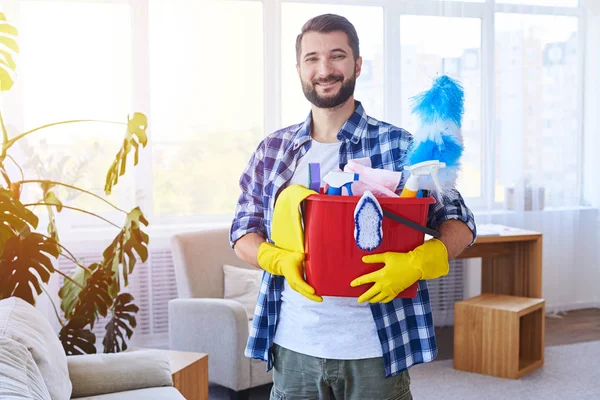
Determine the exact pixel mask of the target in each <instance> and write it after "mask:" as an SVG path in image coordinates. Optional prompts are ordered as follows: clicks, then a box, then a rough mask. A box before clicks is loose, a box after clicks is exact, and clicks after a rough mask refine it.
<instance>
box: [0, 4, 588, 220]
mask: <svg viewBox="0 0 600 400" xmlns="http://www.w3.org/2000/svg"><path fill="white" fill-rule="evenodd" d="M53 1H59V0H53ZM60 1H70V2H98V3H115V4H129V5H130V6H131V28H132V31H133V32H132V40H133V42H134V44H135V45H134V46H132V48H133V53H132V59H133V60H132V86H133V87H132V103H133V104H132V106H131V109H132V110H136V111H141V112H144V113H146V114H147V115H148V118H149V121H152V110H151V109H150V96H149V93H150V90H149V87H150V65H149V59H150V57H149V51H150V49H149V3H148V1H146V0H60ZM219 1H224V2H226V1H228V0H219ZM237 1H252V2H261V3H262V4H263V28H264V29H263V51H264V77H265V79H264V134H265V135H266V134H269V133H271V132H273V131H275V130H277V129H279V128H281V119H282V105H281V102H282V99H281V71H282V60H281V53H282V52H281V48H282V46H283V45H284V44H283V43H282V42H281V35H280V34H279V33H280V32H281V23H282V15H281V7H282V4H283V3H286V2H287V3H305V4H332V5H353V6H380V7H382V8H383V14H384V27H383V31H384V71H385V72H384V87H385V90H384V115H385V118H384V119H385V120H386V121H388V122H390V123H392V124H394V125H398V126H402V123H403V121H402V120H401V117H400V116H401V110H402V101H403V100H402V99H403V98H405V97H406V96H405V94H403V93H402V87H401V80H400V73H399V71H400V68H401V44H400V40H399V37H400V21H401V18H400V17H401V16H402V15H416V16H440V15H442V16H447V17H471V18H479V19H481V54H482V65H481V77H480V79H481V88H482V90H481V104H482V107H481V110H482V115H481V132H482V146H481V149H480V151H481V155H482V156H481V160H482V162H481V164H482V165H481V182H480V184H481V196H479V197H472V198H466V201H467V203H468V204H469V206H470V207H471V208H472V209H473V210H482V209H487V210H491V209H501V208H502V204H501V203H496V202H495V201H494V195H495V193H494V191H495V179H496V171H495V149H494V147H495V145H494V143H495V132H494V123H493V121H494V99H495V70H494V65H495V59H494V49H495V48H494V40H495V26H494V17H495V13H497V12H501V13H518V14H538V15H539V14H551V15H563V16H572V17H577V18H578V19H579V46H580V47H579V48H580V49H581V51H579V53H578V70H579V79H578V82H577V83H576V85H577V88H578V102H579V104H578V110H580V111H579V112H578V123H577V126H578V129H577V132H576V140H577V148H578V155H579V157H578V160H577V176H578V185H577V191H578V193H579V196H580V198H581V199H583V172H584V160H583V153H584V151H583V132H584V130H583V117H584V116H583V109H584V107H583V99H584V85H583V76H584V61H585V59H584V54H585V43H586V37H585V35H586V26H585V18H584V15H585V14H584V10H583V8H582V7H581V6H578V7H544V6H527V5H511V4H501V3H496V1H495V0H483V1H482V2H478V3H477V2H468V1H454V0H453V1H444V0H418V1H417V0H237ZM0 4H1V5H2V9H3V10H4V12H5V13H7V14H9V15H10V16H11V18H13V19H15V18H16V20H17V22H18V16H19V0H0ZM273 33H275V34H273ZM285 45H286V46H287V45H290V46H291V45H293V44H285ZM134 72H135V73H134ZM7 100H8V104H10V106H9V111H10V112H11V113H12V114H13V115H16V116H17V119H16V120H13V123H14V124H16V125H17V127H19V128H20V127H22V125H23V124H22V122H23V121H22V117H21V120H20V121H19V117H18V116H22V115H23V113H22V109H23V106H22V105H23V94H22V93H20V92H19V91H18V90H17V91H13V92H12V93H9V99H7ZM5 104H6V103H5ZM19 124H20V126H19ZM148 131H149V132H148V133H149V138H150V140H149V144H148V146H147V148H146V149H144V151H142V152H141V154H140V155H141V156H140V160H139V165H138V167H137V168H139V169H140V170H142V171H151V169H152V125H151V124H150V126H149V128H148ZM471 151H472V149H471ZM240 172H241V171H240ZM135 184H136V193H143V196H140V197H139V198H137V199H136V203H137V204H138V205H140V206H141V208H142V210H144V212H145V214H146V215H147V217H148V219H149V220H150V221H152V226H153V227H158V228H160V227H161V226H165V225H182V224H185V225H188V226H189V225H190V224H192V225H194V224H206V223H209V224H210V223H219V222H229V221H230V220H231V216H232V215H208V214H205V215H197V216H193V217H191V218H190V217H171V216H155V215H154V207H153V206H154V205H153V199H152V195H153V190H152V174H150V173H141V174H136V176H135ZM232 211H233V210H232Z"/></svg>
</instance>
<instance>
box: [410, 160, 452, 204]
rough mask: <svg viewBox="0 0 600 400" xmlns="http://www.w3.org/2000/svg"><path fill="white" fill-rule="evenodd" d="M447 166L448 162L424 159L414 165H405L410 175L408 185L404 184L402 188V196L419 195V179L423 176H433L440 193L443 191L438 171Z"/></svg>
mask: <svg viewBox="0 0 600 400" xmlns="http://www.w3.org/2000/svg"><path fill="white" fill-rule="evenodd" d="M445 167H446V163H443V162H441V161H438V160H431V161H423V162H420V163H417V164H414V165H410V166H408V165H407V166H405V167H404V169H405V170H407V171H410V176H409V177H408V180H407V181H406V185H404V188H403V189H402V193H400V197H404V198H412V197H417V192H418V191H419V180H420V178H421V177H422V176H431V179H433V183H434V184H435V188H436V189H437V191H438V192H439V193H442V185H440V181H439V179H438V171H439V169H440V168H445Z"/></svg>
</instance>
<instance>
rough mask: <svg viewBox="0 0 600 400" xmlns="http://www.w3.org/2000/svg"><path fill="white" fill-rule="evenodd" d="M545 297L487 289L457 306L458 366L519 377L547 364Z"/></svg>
mask: <svg viewBox="0 0 600 400" xmlns="http://www.w3.org/2000/svg"><path fill="white" fill-rule="evenodd" d="M544 309H545V302H544V300H543V299H533V298H527V297H517V296H507V295H500V294H491V293H484V294H482V295H480V296H476V297H472V298H470V299H467V300H463V301H459V302H457V303H456V304H455V306H454V368H456V369H459V370H463V371H469V372H476V373H480V374H487V375H493V376H499V377H502V378H512V379H517V378H520V377H522V376H523V375H525V374H528V373H530V372H531V371H533V370H535V369H537V368H539V367H541V366H542V365H543V364H544Z"/></svg>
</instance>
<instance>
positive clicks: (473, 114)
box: [2, 0, 583, 227]
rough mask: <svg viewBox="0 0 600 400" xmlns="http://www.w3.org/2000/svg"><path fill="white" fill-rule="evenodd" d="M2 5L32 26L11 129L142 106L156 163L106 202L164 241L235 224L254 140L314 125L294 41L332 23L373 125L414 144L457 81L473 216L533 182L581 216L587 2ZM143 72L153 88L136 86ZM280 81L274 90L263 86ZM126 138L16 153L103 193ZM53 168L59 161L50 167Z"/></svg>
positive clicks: (102, 131) (35, 1) (462, 186)
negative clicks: (176, 231) (306, 26)
mask: <svg viewBox="0 0 600 400" xmlns="http://www.w3.org/2000/svg"><path fill="white" fill-rule="evenodd" d="M2 4H3V5H6V4H8V5H10V7H9V8H7V12H9V11H10V9H11V7H12V9H15V8H17V9H18V10H19V16H20V21H19V32H20V35H21V38H20V40H21V45H22V46H21V47H22V51H21V53H22V57H21V59H20V65H19V74H20V76H19V81H18V85H17V86H18V88H17V89H18V90H20V91H21V94H20V97H18V99H17V100H18V101H20V102H21V103H19V104H20V105H19V107H17V109H18V111H22V116H23V118H22V123H21V121H19V118H20V115H17V117H15V118H13V119H12V121H11V120H10V118H7V119H8V120H9V123H11V126H19V127H21V125H22V127H23V129H29V128H32V127H35V126H38V125H41V124H45V123H48V122H52V121H55V120H61V119H75V118H93V119H106V120H114V121H125V119H126V116H127V115H128V114H130V113H131V112H132V111H135V110H134V109H133V108H134V107H132V103H133V102H134V101H135V99H137V98H140V97H141V98H144V102H143V103H144V104H148V110H144V111H147V112H148V116H149V137H150V146H149V148H148V149H144V150H143V152H144V157H147V159H146V162H145V163H143V165H142V167H141V168H140V167H138V168H135V169H134V168H132V167H131V161H130V163H128V167H129V168H128V169H129V173H128V174H126V175H125V176H124V177H123V178H122V179H121V181H120V183H119V185H117V187H116V192H115V193H114V194H113V196H111V197H112V198H111V200H113V201H114V202H115V203H117V204H118V205H120V206H122V208H125V209H127V208H129V207H131V206H133V205H134V204H140V202H141V201H143V202H144V208H143V211H144V212H145V213H146V215H147V217H148V218H149V220H150V221H151V222H152V226H154V227H156V226H160V225H162V224H172V223H185V224H196V223H199V222H203V221H206V220H207V219H219V220H220V221H224V220H226V219H227V220H228V219H229V218H230V216H231V215H232V213H233V210H234V206H235V202H236V200H237V197H238V195H239V188H238V180H239V177H240V174H241V172H242V170H243V168H244V167H245V165H246V164H247V162H248V160H249V157H250V154H251V153H252V152H253V151H254V149H255V148H256V146H257V144H258V143H259V141H260V140H261V139H262V138H263V137H264V136H265V135H266V134H269V133H271V132H272V130H274V129H279V128H282V127H285V126H288V125H290V124H295V123H298V122H301V121H303V120H304V119H305V118H306V116H307V114H308V111H309V109H310V104H309V103H308V102H307V101H306V99H305V98H304V96H303V93H302V89H301V86H300V83H299V78H298V75H297V72H296V68H295V64H296V58H295V39H296V36H297V34H298V33H299V32H300V29H301V26H302V24H303V23H304V22H306V21H307V20H308V19H309V18H311V17H313V16H315V15H318V14H322V13H326V12H333V13H339V14H342V15H344V16H346V17H347V18H348V19H349V20H350V21H351V22H352V23H353V24H354V25H355V26H356V28H357V31H358V34H359V37H360V42H361V55H362V57H363V71H362V75H361V76H360V77H359V78H358V80H357V87H356V93H355V95H356V98H357V99H358V100H360V101H361V102H362V103H363V104H364V106H365V109H366V110H367V112H368V113H369V115H371V116H373V117H375V118H377V119H380V120H384V121H392V122H394V123H395V124H397V125H400V126H402V127H403V128H406V129H407V130H409V131H414V130H415V129H416V124H417V121H415V119H414V117H413V116H412V115H411V113H410V110H411V107H410V106H411V105H410V98H411V97H412V96H414V95H416V94H418V93H420V92H421V91H423V90H426V89H427V88H428V87H429V86H430V84H431V80H432V78H434V77H435V76H436V75H438V74H449V75H450V76H453V77H455V78H457V79H459V80H460V81H461V82H462V84H463V86H464V88H465V115H464V125H463V135H464V139H465V146H466V152H465V155H464V157H463V168H462V172H461V174H460V176H459V181H458V188H459V190H460V191H461V193H462V194H463V195H464V196H465V197H466V198H467V199H468V201H469V204H470V205H472V206H473V207H474V208H477V205H483V204H491V203H493V202H496V204H495V205H496V206H498V207H502V204H501V203H502V202H503V201H504V193H505V191H506V190H507V188H510V187H514V186H515V185H519V184H520V182H521V183H522V182H525V181H528V182H529V183H531V184H535V185H539V186H547V188H546V191H545V193H546V195H547V199H546V204H547V205H549V206H550V205H556V204H559V203H561V202H563V201H565V199H568V202H567V203H568V204H570V205H574V204H578V202H579V200H578V196H579V194H578V193H579V192H581V188H580V187H579V186H578V185H581V178H582V177H581V176H580V175H581V172H580V171H581V165H578V164H576V163H577V162H580V161H578V157H577V154H578V152H579V151H580V150H581V146H582V145H581V140H579V139H578V138H580V137H581V115H580V114H581V112H580V110H581V109H582V108H583V107H582V105H581V102H582V100H581V99H582V98H583V96H582V90H583V89H582V85H581V79H582V77H581V70H582V68H581V62H582V55H583V54H582V49H580V48H579V42H580V40H581V34H580V32H581V31H582V27H581V26H580V14H581V13H580V10H579V7H578V2H577V1H576V0H556V1H552V0H528V1H527V0H518V1H517V0H514V1H513V0H497V1H495V2H494V4H491V3H490V2H485V1H482V0H473V1H458V0H440V1H438V2H420V1H417V0H414V1H409V0H407V1H403V2H396V1H395V0H381V1H378V2H377V3H376V5H375V4H374V3H373V2H372V1H370V0H363V1H361V0H356V1H353V2H352V5H349V4H347V2H345V1H339V0H329V2H328V3H324V2H322V1H320V0H319V1H317V0H315V2H312V1H309V0H302V1H294V0H273V1H262V0H205V1H197V2H190V1H187V0H173V1H168V2H167V1H161V0H149V1H147V2H131V1H126V0H122V1H121V0H113V1H100V0H98V1H82V0H71V1H58V0H24V1H16V0H5V1H4V2H3V3H2ZM490 7H492V8H493V10H491V9H490ZM265 16H267V18H266V19H265ZM490 16H493V18H494V20H493V21H492V20H491V18H490ZM273 18H275V20H276V23H273ZM277 18H279V19H277ZM492 22H493V23H494V26H495V30H494V31H493V32H489V28H490V27H491V25H490V24H491V23H492ZM140 27H141V28H140ZM140 29H141V31H143V32H141V33H140ZM265 29H266V30H265ZM73 32H77V34H73ZM440 32H443V34H440ZM132 39H133V40H134V41H135V42H133V41H132ZM274 43H275V44H276V45H273V44H274ZM74 49H75V51H73V50H74ZM132 54H133V55H134V56H133V57H132V56H131V55H132ZM490 55H491V57H490ZM135 57H140V58H141V61H140V60H139V59H137V58H135ZM492 60H493V64H492V63H491V61H492ZM140 63H144V65H145V68H147V70H148V73H147V75H148V76H146V75H144V74H145V72H144V74H142V75H143V76H142V77H141V78H140V77H138V72H139V71H137V70H136V66H139V64H140ZM273 70H275V71H276V72H277V77H278V78H277V79H276V80H277V82H275V83H273V81H272V79H273V78H270V77H269V76H267V77H266V79H265V74H266V73H270V72H272V71H273ZM270 79H271V80H270ZM132 87H136V88H138V89H136V91H135V93H134V92H133V90H132ZM139 88H141V90H140V89H139ZM492 103H493V104H492ZM492 105H493V109H492V107H491V106H492ZM489 128H493V129H492V130H489ZM267 130H268V131H267ZM122 134H123V129H122V127H120V126H110V125H65V126H60V127H56V128H52V129H51V130H49V131H48V132H47V133H39V134H37V133H36V134H35V135H31V136H30V142H29V146H26V147H25V148H23V149H22V151H24V152H26V153H27V154H31V153H32V152H36V153H37V154H38V156H39V157H40V160H41V161H40V163H41V165H46V166H47V167H48V168H49V169H50V171H49V172H48V173H47V175H45V176H46V177H48V176H50V177H52V176H62V177H63V178H64V177H65V176H67V180H69V179H70V180H71V183H74V184H79V185H81V186H84V187H86V188H91V189H92V190H94V191H97V192H101V191H102V185H103V182H104V174H105V172H106V169H107V167H108V166H109V165H110V163H111V162H112V158H113V157H114V153H115V152H116V150H117V149H118V147H119V145H120V141H121V139H122ZM567 138H569V139H570V140H567ZM490 140H493V143H489V141H490ZM538 149H540V150H541V151H537V150H538ZM46 150H52V151H46ZM54 151H57V152H58V153H54ZM50 153H52V154H58V155H57V156H55V157H54V158H53V159H52V160H50V159H49V154H50ZM558 156H561V157H559V159H558V160H555V159H554V157H558ZM38 164H39V163H38ZM28 167H29V168H30V169H36V168H37V169H39V168H40V167H39V165H37V166H36V165H34V164H33V163H31V165H28ZM132 169H133V171H132ZM536 171H543V173H536ZM561 171H570V172H569V173H568V174H566V173H565V175H564V176H565V177H571V178H572V179H571V178H569V179H571V180H569V181H565V182H564V184H561V185H556V184H555V182H556V180H555V179H554V180H551V181H548V180H546V179H545V178H544V177H545V176H548V175H552V174H555V175H556V174H559V173H560V172H561ZM534 175H535V176H534ZM565 179H566V178H565ZM551 183H552V184H553V185H552V188H549V186H551ZM557 191H558V192H560V191H562V192H564V193H561V194H559V193H558V192H557ZM555 192H556V196H555ZM565 193H567V194H565ZM568 193H571V194H572V195H569V194H568ZM29 195H31V196H33V197H35V196H36V195H39V194H38V193H29ZM68 195H70V194H65V195H64V196H68ZM553 196H555V197H553ZM569 196H571V197H569ZM553 198H555V199H556V201H553V200H552V199H553ZM93 201H94V200H93V199H89V198H88V197H86V196H79V198H77V199H75V202H76V203H75V204H76V205H80V206H81V207H82V208H90V207H92V208H94V210H95V211H98V212H102V213H106V215H107V217H109V218H110V212H111V211H110V209H109V207H108V206H105V205H104V204H103V203H92V202H93ZM561 204H563V205H566V204H565V203H561ZM65 218H66V219H67V220H69V218H70V217H68V216H65ZM119 218H120V216H119ZM115 222H120V221H119V220H115ZM69 223H70V225H69V226H73V227H81V226H89V225H92V224H94V223H96V220H94V219H93V218H91V217H90V218H79V217H78V218H77V219H72V218H71V219H70V220H69ZM100 223H102V222H100Z"/></svg>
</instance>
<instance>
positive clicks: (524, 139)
mask: <svg viewBox="0 0 600 400" xmlns="http://www.w3.org/2000/svg"><path fill="white" fill-rule="evenodd" d="M495 37H496V42H495V48H496V80H497V83H496V87H497V88H498V90H497V93H496V118H498V119H500V120H502V121H503V124H502V128H501V130H499V132H498V133H499V135H498V138H497V141H496V146H495V148H496V162H497V169H496V171H497V172H496V187H497V190H496V194H495V200H496V201H498V202H502V201H503V200H504V194H505V191H506V189H507V188H515V187H519V186H520V185H525V187H527V186H528V185H531V186H537V187H544V188H545V192H546V202H545V203H546V206H548V207H552V206H562V205H576V204H577V201H578V200H577V199H578V189H577V187H578V186H577V184H578V181H577V174H576V173H571V174H569V173H570V172H576V171H578V164H577V163H578V155H577V154H578V146H579V142H578V140H577V133H576V130H574V129H573V126H574V124H576V123H577V120H578V113H577V107H578V104H579V103H578V98H577V97H578V96H579V93H580V90H579V88H578V86H577V84H576V83H577V80H578V77H579V74H580V72H579V69H578V68H579V67H578V54H579V50H578V48H579V38H578V19H577V18H575V17H565V16H547V15H522V14H504V13H497V14H496V35H495ZM510 46H516V47H517V48H518V49H520V51H519V52H517V53H515V52H513V51H511V50H510V48H511V47H510ZM568 49H569V50H570V49H572V50H573V51H568ZM525 55H527V57H524V56H525ZM515 59H516V60H518V62H517V64H516V66H512V63H511V61H513V60H515ZM550 138H551V140H549V139H550ZM549 176H550V177H552V178H550V179H548V177H549ZM559 176H560V184H557V177H559Z"/></svg>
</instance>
